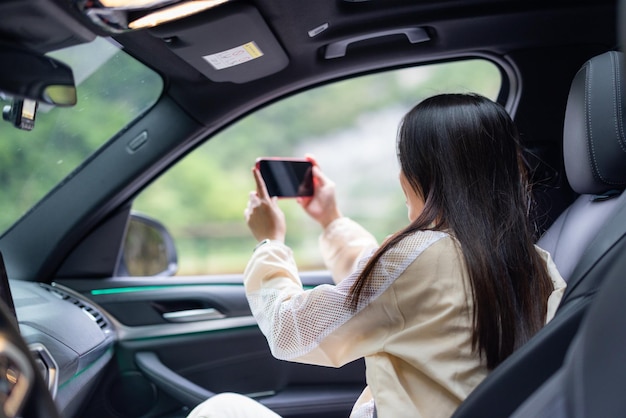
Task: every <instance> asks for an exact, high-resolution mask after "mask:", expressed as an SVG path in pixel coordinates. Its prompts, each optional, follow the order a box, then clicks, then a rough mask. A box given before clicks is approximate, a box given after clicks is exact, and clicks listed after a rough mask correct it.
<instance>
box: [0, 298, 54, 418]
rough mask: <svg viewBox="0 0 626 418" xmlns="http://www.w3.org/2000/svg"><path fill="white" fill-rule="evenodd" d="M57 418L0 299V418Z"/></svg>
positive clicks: (45, 386)
mask: <svg viewBox="0 0 626 418" xmlns="http://www.w3.org/2000/svg"><path fill="white" fill-rule="evenodd" d="M15 417H23V418H43V417H50V418H60V415H59V412H58V411H57V409H56V405H55V404H54V401H53V400H52V396H51V395H50V392H49V391H48V387H47V385H46V384H45V383H44V380H43V377H42V376H41V374H40V372H39V371H38V369H37V367H36V366H35V362H34V360H33V358H32V356H31V354H30V350H29V349H28V346H27V345H26V342H25V341H24V339H23V338H22V336H21V335H20V332H19V328H18V326H17V323H16V321H15V317H14V316H13V315H12V314H11V313H10V311H9V309H8V308H7V306H6V304H5V303H4V302H2V301H0V418H15Z"/></svg>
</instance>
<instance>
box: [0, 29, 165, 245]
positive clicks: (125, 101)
mask: <svg viewBox="0 0 626 418" xmlns="http://www.w3.org/2000/svg"><path fill="white" fill-rule="evenodd" d="M49 55H50V56H52V57H54V58H56V59H58V60H60V61H62V62H64V63H66V64H67V65H69V66H70V67H71V68H72V70H73V72H74V79H75V82H76V85H77V96H78V103H77V104H76V106H74V107H71V108H63V107H53V106H48V105H43V104H40V105H39V108H38V111H37V116H36V120H35V127H34V129H33V130H32V131H24V130H19V129H17V128H15V127H14V126H13V125H12V124H10V123H7V122H6V121H0V183H1V184H2V194H0V207H2V208H3V209H2V211H0V232H1V233H4V232H6V230H7V229H8V228H9V227H10V226H11V225H13V224H14V223H15V222H16V221H17V220H18V219H19V218H21V217H22V216H23V215H24V214H25V213H26V212H27V211H28V210H29V209H30V208H31V207H33V206H34V205H35V204H36V203H37V202H38V201H40V200H41V199H42V198H43V197H44V196H45V195H46V194H48V193H49V192H50V191H51V190H52V189H53V188H54V187H55V186H56V185H57V184H59V183H60V182H61V181H62V180H63V179H64V178H65V177H66V176H68V175H69V174H70V173H71V172H73V171H74V170H75V169H76V168H77V167H79V166H80V165H81V163H82V162H83V161H85V159H87V158H88V157H89V156H90V155H91V154H93V153H94V152H95V151H96V150H97V149H98V148H100V147H101V146H102V145H103V144H105V143H106V142H107V141H108V140H109V139H110V138H111V137H113V136H114V135H115V134H116V133H117V132H119V131H120V130H121V129H122V128H124V127H125V126H126V125H128V124H129V123H131V122H132V121H133V120H135V119H136V118H137V117H138V116H139V115H140V114H142V113H143V112H145V111H146V110H147V109H148V108H150V107H151V106H152V105H153V104H154V103H155V102H156V100H157V99H158V98H159V96H160V94H161V91H162V89H163V81H162V79H161V78H160V76H159V75H158V74H156V73H155V72H153V71H152V70H150V69H149V68H147V67H145V66H144V65H143V64H141V63H139V62H138V61H137V60H135V59H134V58H132V57H130V56H129V55H128V54H126V53H124V52H123V51H122V50H121V49H120V48H119V47H118V46H117V45H116V44H115V42H114V41H110V40H107V39H104V38H97V39H96V40H94V41H93V42H91V43H89V44H83V45H78V46H74V47H70V48H66V49H63V50H59V51H55V52H54V53H51V54H49ZM10 104H11V100H10V98H9V97H3V96H1V95H0V106H2V108H3V109H4V108H5V107H7V106H10Z"/></svg>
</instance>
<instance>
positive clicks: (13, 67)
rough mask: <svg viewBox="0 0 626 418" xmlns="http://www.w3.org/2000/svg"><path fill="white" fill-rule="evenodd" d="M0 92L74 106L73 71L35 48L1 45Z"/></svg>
mask: <svg viewBox="0 0 626 418" xmlns="http://www.w3.org/2000/svg"><path fill="white" fill-rule="evenodd" d="M0 63H2V64H0V92H3V93H6V94H8V95H10V96H12V97H13V98H14V99H16V100H19V99H26V100H33V101H37V102H41V103H47V104H51V105H55V106H74V105H75V104H76V101H77V99H76V86H75V84H74V73H73V72H72V69H71V68H70V67H69V66H67V65H66V64H64V63H62V62H61V61H58V60H56V59H54V58H51V57H47V56H45V55H42V54H39V53H37V52H35V51H31V50H27V49H22V48H16V47H13V46H8V45H3V44H0Z"/></svg>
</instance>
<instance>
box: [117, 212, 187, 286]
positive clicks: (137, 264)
mask: <svg viewBox="0 0 626 418" xmlns="http://www.w3.org/2000/svg"><path fill="white" fill-rule="evenodd" d="M177 270H178V256H177V254H176V248H175V246H174V240H173V239H172V236H171V235H170V233H169V232H168V231H167V229H165V227H164V226H163V224H161V223H160V222H158V221H156V220H154V219H152V218H149V217H147V216H145V215H140V214H137V213H132V214H131V215H130V220H129V222H128V228H127V230H126V237H125V239H124V246H123V248H122V254H121V260H120V262H119V264H118V268H117V272H116V276H173V275H174V274H175V273H176V271H177Z"/></svg>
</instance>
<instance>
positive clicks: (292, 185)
mask: <svg viewBox="0 0 626 418" xmlns="http://www.w3.org/2000/svg"><path fill="white" fill-rule="evenodd" d="M256 166H257V168H258V169H259V171H260V172H261V177H263V181H264V182H265V186H266V187H267V191H268V193H269V195H270V196H278V197H305V196H313V164H312V163H311V161H309V160H306V159H298V158H277V157H264V158H259V159H257V161H256Z"/></svg>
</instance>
